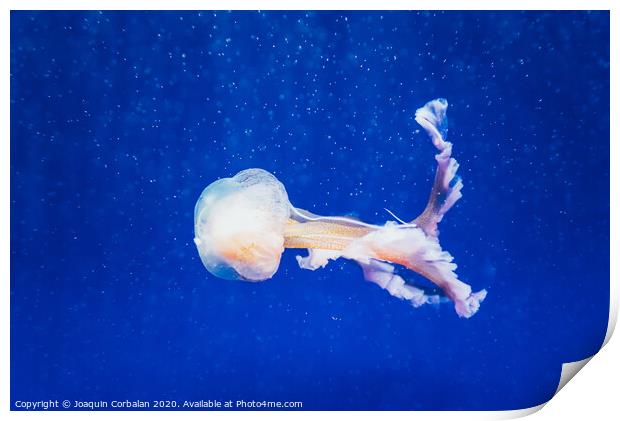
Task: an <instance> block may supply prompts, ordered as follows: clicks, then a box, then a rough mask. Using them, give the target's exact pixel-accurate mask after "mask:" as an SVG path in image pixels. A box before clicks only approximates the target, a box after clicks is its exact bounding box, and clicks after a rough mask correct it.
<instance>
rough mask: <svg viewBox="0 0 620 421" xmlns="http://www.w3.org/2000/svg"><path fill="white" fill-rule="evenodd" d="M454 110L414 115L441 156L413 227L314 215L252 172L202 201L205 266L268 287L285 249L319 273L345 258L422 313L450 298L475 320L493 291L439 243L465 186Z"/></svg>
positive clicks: (216, 187) (431, 108)
mask: <svg viewBox="0 0 620 421" xmlns="http://www.w3.org/2000/svg"><path fill="white" fill-rule="evenodd" d="M447 107H448V103H447V101H446V100H444V99H436V100H433V101H430V102H428V103H427V104H426V105H425V106H424V107H422V108H420V109H418V110H417V111H416V114H415V119H416V121H417V122H418V124H420V125H421V126H422V127H423V128H424V129H425V130H426V132H427V133H428V134H429V136H430V137H431V140H432V142H433V145H435V147H436V148H437V149H438V151H439V153H438V154H437V155H436V156H435V160H436V161H437V170H436V173H435V181H434V183H433V187H432V189H431V194H430V197H429V200H428V203H427V205H426V208H425V209H424V210H423V212H422V213H421V214H420V215H419V216H418V217H417V218H415V219H414V220H412V221H411V222H404V221H401V220H399V221H398V222H395V221H389V222H387V223H386V224H385V225H374V224H367V223H364V222H361V221H358V220H355V219H351V218H347V217H339V216H335V217H325V216H318V215H314V214H312V213H310V212H308V211H305V210H303V209H298V208H295V207H294V206H293V205H291V203H290V202H289V199H288V195H287V193H286V190H285V188H284V186H283V185H282V183H280V182H279V181H278V180H277V179H276V177H274V176H273V175H272V174H270V173H269V172H267V171H265V170H262V169H249V170H245V171H241V172H240V173H238V174H237V175H235V176H234V177H232V178H223V179H220V180H217V181H215V182H213V183H212V184H210V185H209V186H208V187H207V188H206V189H205V190H204V191H203V192H202V194H201V195H200V198H199V199H198V202H197V203H196V208H195V212H194V230H195V238H194V242H195V243H196V246H197V248H198V253H199V254H200V258H201V260H202V262H203V264H204V266H205V267H206V268H207V270H208V271H209V272H211V273H212V274H213V275H215V276H217V277H220V278H225V279H240V280H246V281H262V280H266V279H269V278H271V277H272V276H273V275H274V274H275V273H276V271H277V270H278V266H279V264H280V257H281V255H282V253H283V252H284V249H285V248H298V249H299V248H305V249H308V256H306V257H301V256H297V261H298V263H299V266H300V267H301V268H303V269H309V270H315V269H318V268H321V267H324V266H325V265H326V264H327V263H328V262H329V261H330V260H334V259H337V258H340V257H343V258H346V259H350V260H353V261H355V262H357V263H358V264H359V265H360V266H361V267H362V270H363V274H364V278H365V279H366V280H368V281H371V282H373V283H375V284H377V285H379V286H380V287H381V288H383V289H385V290H386V291H387V292H388V293H390V294H391V295H392V296H395V297H397V298H400V299H403V300H407V301H409V302H410V303H411V304H412V305H413V306H415V307H418V306H420V305H423V304H426V303H438V302H441V301H446V300H447V299H449V300H452V301H453V302H454V305H455V309H456V312H457V314H458V315H459V316H461V317H471V316H472V315H473V314H475V313H476V311H478V308H479V306H480V303H481V302H482V301H483V300H484V298H485V297H486V291H485V290H481V291H479V292H476V293H473V292H472V289H471V287H470V286H469V285H468V284H466V283H464V282H462V281H460V280H459V279H458V277H457V275H456V273H455V269H456V264H454V263H453V262H452V260H453V258H452V256H451V255H450V254H449V253H448V252H447V251H444V250H443V249H442V248H441V245H440V244H439V238H438V236H439V231H438V229H437V225H438V224H439V222H440V221H441V219H442V218H443V216H444V214H445V213H446V212H447V211H448V210H449V209H450V208H451V207H452V206H453V205H454V203H455V202H456V201H457V200H458V199H459V198H460V197H461V189H462V187H463V184H462V182H461V180H460V179H459V178H458V177H457V176H456V171H457V169H458V164H457V162H456V160H455V159H454V158H452V144H451V143H450V142H446V141H445V140H444V137H445V127H446V123H447V120H446V109H447ZM395 265H400V266H403V267H405V268H407V269H409V270H412V271H414V272H416V273H418V274H420V275H422V276H423V277H425V278H427V279H428V280H430V281H431V282H432V283H433V284H435V285H436V286H437V287H438V288H439V289H441V291H442V292H441V293H432V292H431V293H428V292H427V290H425V289H423V288H421V287H418V286H415V285H413V284H412V283H410V282H406V281H405V279H403V278H402V277H401V276H400V275H398V274H397V273H396V267H395Z"/></svg>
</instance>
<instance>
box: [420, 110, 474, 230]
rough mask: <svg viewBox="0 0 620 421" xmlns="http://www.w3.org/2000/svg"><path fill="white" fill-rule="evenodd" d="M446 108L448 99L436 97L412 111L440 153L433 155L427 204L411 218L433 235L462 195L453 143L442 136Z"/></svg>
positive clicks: (445, 124) (445, 121) (461, 184)
mask: <svg viewBox="0 0 620 421" xmlns="http://www.w3.org/2000/svg"><path fill="white" fill-rule="evenodd" d="M447 108H448V102H447V101H446V100H445V99H436V100H434V101H430V102H429V103H427V104H426V105H425V106H424V107H422V108H419V109H418V110H417V111H416V113H415V120H416V121H417V122H418V124H419V125H420V126H422V127H423V128H424V129H425V130H426V132H427V133H428V134H429V136H430V137H431V140H432V141H433V145H435V147H436V148H437V149H438V150H439V153H438V154H437V155H435V160H436V161H437V171H436V172H435V182H434V183H433V188H432V190H431V194H430V197H429V199H428V204H427V205H426V208H425V209H424V211H423V212H422V213H421V214H420V216H418V217H417V218H416V219H414V220H413V221H412V222H413V223H414V224H416V225H417V226H419V227H420V228H422V229H423V230H424V232H425V233H426V234H428V235H430V236H433V237H437V236H438V235H439V231H438V230H437V224H439V222H441V219H442V218H443V216H444V214H445V213H446V212H447V211H448V210H450V208H451V207H452V206H453V205H454V204H455V203H456V201H457V200H459V199H460V198H461V197H462V194H461V189H462V188H463V182H462V181H461V179H460V178H459V177H458V176H456V171H457V170H458V168H459V164H458V162H456V160H455V159H454V158H452V143H450V142H446V141H445V140H444V135H445V132H446V129H445V127H446V126H447V118H446V109H447ZM442 129H443V130H442ZM442 132H443V134H442Z"/></svg>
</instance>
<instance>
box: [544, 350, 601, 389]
mask: <svg viewBox="0 0 620 421" xmlns="http://www.w3.org/2000/svg"><path fill="white" fill-rule="evenodd" d="M594 355H596V354H594ZM594 355H593V356H591V357H588V358H584V359H583V360H579V361H573V362H570V363H564V364H562V373H561V374H560V382H559V383H558V388H557V389H556V390H555V393H554V396H555V395H557V394H558V392H559V391H560V390H562V388H563V387H564V386H566V383H568V382H569V381H570V379H572V378H573V377H575V374H577V373H578V372H579V370H581V369H582V368H583V367H585V365H586V364H587V363H588V362H589V361H590V360H591V359H592V358H593V357H594Z"/></svg>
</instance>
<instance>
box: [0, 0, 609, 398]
mask: <svg viewBox="0 0 620 421" xmlns="http://www.w3.org/2000/svg"><path fill="white" fill-rule="evenodd" d="M436 97H445V98H447V99H448V101H449V102H450V108H449V110H448V115H449V119H450V131H449V136H448V138H449V140H451V141H452V142H453V143H454V156H455V158H456V159H457V160H458V161H459V162H460V164H461V167H460V170H459V172H460V175H461V176H462V177H463V179H464V183H465V187H464V189H463V193H464V196H463V198H462V199H461V201H459V203H458V204H457V205H456V206H455V208H453V209H452V210H451V211H450V212H449V213H448V214H447V216H446V218H445V219H444V221H443V222H442V225H441V227H440V228H441V231H442V234H441V239H442V245H443V246H444V248H445V249H447V250H449V251H450V252H451V253H452V254H453V255H454V256H455V258H456V262H457V263H458V264H459V269H458V273H459V275H460V278H461V279H463V280H464V281H466V282H468V283H471V284H472V285H473V287H474V289H475V290H478V289H481V288H486V289H487V290H488V292H489V295H488V297H487V299H486V301H485V302H484V303H483V304H482V306H481V309H480V311H479V312H478V313H477V314H476V315H475V316H474V317H473V318H471V319H469V320H465V319H459V318H458V316H457V315H456V314H455V312H454V308H453V306H452V305H451V304H445V305H440V306H438V307H433V306H425V307H422V308H418V309H414V308H412V307H411V306H410V305H408V304H407V303H406V302H403V301H399V300H397V299H396V298H393V297H391V296H389V295H388V294H387V293H386V292H385V291H382V290H380V289H379V288H378V287H377V286H376V285H374V284H371V283H368V282H365V281H364V280H363V278H362V275H361V270H360V269H359V267H358V266H357V265H355V264H353V263H351V262H347V261H337V262H332V263H330V265H328V266H327V267H326V268H325V269H322V270H318V271H316V272H311V271H306V270H301V269H299V268H298V266H297V263H296V261H295V258H294V257H295V255H296V254H300V253H296V252H295V251H294V250H289V251H286V252H285V254H284V256H283V259H282V263H281V266H280V269H279V271H278V273H277V274H276V275H275V276H274V277H273V278H272V279H271V280H268V281H265V282H263V283H258V284H255V283H244V282H234V281H224V280H220V279H216V278H214V277H213V276H211V275H209V274H208V272H207V271H206V270H205V269H204V267H203V266H202V264H201V262H200V259H199V257H198V253H197V252H196V249H195V246H194V244H193V242H192V238H193V207H194V204H195V202H196V200H197V198H198V196H199V195H200V193H201V191H202V190H203V189H204V188H205V187H206V186H207V185H208V184H209V183H211V182H212V181H214V180H216V179H217V178H220V177H230V176H231V175H233V174H235V173H236V172H238V171H240V170H242V169H246V168H252V167H259V168H264V169H266V170H268V171H271V172H273V173H274V174H275V175H276V176H277V177H278V178H279V179H280V180H281V181H282V182H283V183H284V184H285V186H286V188H287V191H288V194H289V197H290V199H291V202H292V203H293V204H294V205H295V206H298V207H301V208H305V209H309V210H311V211H314V212H316V213H319V214H330V215H338V214H340V215H344V214H354V215H357V216H359V217H361V218H362V219H364V220H367V221H369V222H373V223H383V222H385V221H386V220H388V219H391V217H390V216H389V215H388V214H387V213H386V212H385V211H384V210H383V208H389V209H390V210H391V211H393V212H394V213H395V214H396V215H398V216H400V217H403V218H404V219H412V218H413V217H415V216H416V215H417V214H418V213H419V212H420V211H421V210H422V208H423V207H424V205H425V203H426V200H427V198H428V193H429V190H430V186H431V180H432V177H433V175H434V168H435V161H434V159H433V155H434V154H435V151H434V149H433V147H432V145H431V143H430V141H429V140H428V138H427V137H426V135H425V134H424V133H421V132H419V130H418V127H417V125H416V123H415V122H414V121H413V118H412V114H413V112H414V111H415V109H416V108H418V107H420V106H422V105H423V104H424V103H425V102H426V101H428V100H430V99H433V98H436ZM608 107H609V14H608V13H607V12H593V13H588V12H528V13H525V12H445V13H442V12H309V13H305V12H260V13H258V12H217V13H214V12H148V13H147V12H94V11H93V12H13V13H12V14H11V140H10V142H11V400H12V402H14V401H16V400H30V401H35V400H41V399H59V400H63V399H69V400H75V399H78V400H97V401H98V400H113V399H118V400H125V399H130V400H133V399H143V400H155V399H177V400H179V401H180V402H181V401H183V400H200V399H205V400H207V399H218V400H222V401H224V400H229V399H230V400H237V399H244V400H262V399H266V400H273V401H303V403H304V408H305V409H312V410H313V409H515V408H522V407H529V406H533V405H537V404H539V403H542V402H544V401H546V400H548V399H549V398H550V397H551V396H552V394H553V392H554V391H555V389H556V387H557V383H558V380H559V375H560V368H561V363H563V362H566V361H574V360H579V359H582V358H585V357H588V356H590V355H592V354H593V353H595V352H596V351H597V350H598V348H599V347H600V345H601V343H602V341H603V338H604V335H605V331H606V328H607V318H608V308H609V304H608V303H609V119H610V116H609V108H608ZM301 254H305V252H304V253H301Z"/></svg>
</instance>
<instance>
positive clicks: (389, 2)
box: [0, 0, 620, 421]
mask: <svg viewBox="0 0 620 421" xmlns="http://www.w3.org/2000/svg"><path fill="white" fill-rule="evenodd" d="M3 4H6V6H5V8H4V10H3V13H2V14H1V17H0V45H1V47H0V48H1V49H2V55H1V56H0V66H1V69H2V72H1V73H2V81H1V82H0V93H1V94H2V95H1V96H2V102H1V103H0V127H1V128H2V133H3V141H2V142H1V144H2V146H1V148H2V151H1V152H0V163H1V164H0V166H1V167H2V168H3V169H4V171H5V172H4V174H5V175H4V177H2V181H1V182H0V189H1V191H0V195H1V196H2V197H3V198H4V206H3V207H2V216H3V218H2V219H3V222H4V223H3V224H2V234H3V236H2V237H3V238H4V239H5V240H4V241H3V242H2V243H1V245H0V256H1V257H0V258H1V259H2V262H3V264H2V265H1V266H0V267H1V268H2V272H3V274H4V276H3V279H4V280H5V286H4V288H2V291H1V292H0V297H1V301H0V309H1V310H0V319H1V320H2V324H1V326H2V327H1V329H2V338H3V340H2V346H1V347H0V360H1V362H0V367H2V370H0V373H2V375H1V380H0V414H2V415H6V416H10V417H14V418H23V417H46V418H55V419H63V420H64V419H76V418H77V419H82V418H84V417H85V416H89V417H93V418H100V419H107V418H110V417H111V416H113V417H115V418H122V419H125V418H130V417H131V418H132V419H135V418H137V419H145V420H146V419H148V420H153V419H169V418H171V417H175V418H176V417H184V418H185V417H187V418H193V419H204V417H206V416H208V417H209V418H218V419H233V418H235V419H236V418H240V417H245V416H251V417H252V418H253V419H256V420H257V421H260V420H273V419H287V420H288V419H290V418H291V417H293V416H294V417H295V418H300V419H308V420H310V419H312V420H314V419H316V418H317V417H321V418H323V417H326V418H333V419H336V418H338V419H342V418H343V417H344V418H349V417H351V418H353V417H355V418H367V419H368V418H370V417H373V418H374V417H375V415H377V416H381V417H390V418H394V419H402V420H405V419H406V420H411V419H412V417H415V418H416V419H456V418H459V419H475V420H480V419H507V418H515V417H520V416H524V415H528V414H530V413H533V412H536V411H538V410H539V409H540V408H542V407H543V406H544V405H541V406H539V407H535V408H529V409H524V410H518V411H497V412H370V413H362V412H324V411H321V412H317V411H314V412H300V413H293V412H210V413H205V412H202V411H196V412H182V413H178V412H176V413H171V412H153V411H149V412H113V413H111V412H88V413H86V412H63V411H58V412H16V411H13V412H10V411H9V409H10V395H9V385H10V380H9V369H10V359H9V340H10V333H9V329H10V310H9V303H10V297H9V278H10V271H9V264H10V241H9V238H10V237H9V236H10V217H9V212H10V182H9V177H10V160H9V156H10V155H9V148H10V143H9V138H10V137H9V109H10V106H9V104H10V103H9V87H10V80H9V72H10V66H9V52H10V39H9V38H10V14H9V13H10V10H32V9H34V10H36V9H42V10H67V9H80V10H81V9H95V10H165V9H174V10H195V9H207V10H229V9H242V10H255V9H261V10H305V9H308V10H340V9H351V10H366V9H375V10H376V9H384V10H411V9H426V10H461V9H464V8H465V7H466V8H467V9H468V10H487V9H491V10H525V9H527V10H558V9H564V10H611V67H610V68H611V69H613V71H616V73H617V71H618V68H619V66H618V64H619V63H618V56H619V54H618V53H619V52H618V51H617V49H618V48H619V43H618V35H619V32H618V27H619V24H620V19H619V16H618V8H617V7H616V8H615V7H614V5H615V4H614V1H612V0H608V1H604V0H590V1H575V0H567V1H555V2H554V1H550V0H521V1H515V0H507V1H497V0H468V1H455V0H452V1H447V0H435V1H433V2H428V1H404V0H382V1H381V2H372V1H368V0H357V1H353V0H347V1H342V0H340V1H334V0H313V1H308V0H303V1H295V4H292V3H291V1H282V0H279V1H278V0H271V1H264V0H263V1H250V0H229V1H221V0H217V1H208V2H206V1H197V0H176V1H156V0H150V1H146V0H107V1H101V0H97V1H84V0H83V1H77V0H57V1H53V2H50V1H41V0H38V1H35V0H24V1H15V0H9V1H6V2H4V3H3ZM558 71H562V70H558ZM613 71H612V72H611V104H610V113H611V116H616V117H617V116H619V114H618V98H619V93H620V92H619V90H618V84H617V77H614V74H613ZM618 121H619V119H618V118H612V121H611V139H615V140H616V142H617V141H618V133H619V131H618ZM603 140H604V141H606V139H603ZM618 150H619V149H618V145H617V143H614V142H611V149H610V153H611V156H610V164H611V189H610V203H611V215H617V214H618V212H619V211H620V208H619V206H618V204H619V200H620V184H619V174H620V170H619V168H618V165H619V164H620V161H619V159H618ZM616 222H617V220H614V219H613V218H612V220H611V239H612V241H611V248H610V257H611V285H610V295H611V307H610V319H609V326H608V330H607V335H606V337H605V345H606V346H605V349H604V350H602V352H601V355H598V356H597V357H596V358H593V359H592V362H590V363H589V364H588V367H592V369H591V370H585V371H586V373H582V374H581V375H580V380H579V381H578V382H571V384H570V385H569V386H567V387H566V388H565V391H563V392H562V393H560V394H559V395H558V396H557V397H554V398H553V399H552V401H551V403H549V404H548V405H547V408H546V409H545V410H544V411H540V412H538V413H537V414H536V415H535V417H536V418H537V419H543V420H544V419H549V420H551V419H558V418H560V417H562V418H563V417H570V418H573V417H577V416H579V417H580V418H581V417H588V418H594V419H612V418H614V416H612V414H616V415H617V414H620V411H619V403H618V397H617V390H618V389H617V385H616V384H615V380H616V379H617V378H619V375H620V364H619V358H618V357H619V356H620V345H618V343H617V342H618V341H615V342H616V343H612V344H611V345H607V343H608V342H609V339H610V338H611V334H612V333H613V330H614V328H615V324H616V320H617V315H618V293H619V289H618V279H619V277H620V270H619V268H620V266H619V259H618V258H619V257H620V247H619V245H618V238H619V234H620V232H619V226H618V224H617V223H616ZM614 256H615V258H614ZM588 360H589V359H588ZM578 365H579V364H572V365H571V367H572V369H574V368H575V367H577V366H578ZM581 366H583V365H581ZM563 376H566V375H565V374H564V373H563ZM558 390H559V389H558ZM563 390H564V389H563ZM615 418H617V416H616V417H615Z"/></svg>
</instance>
